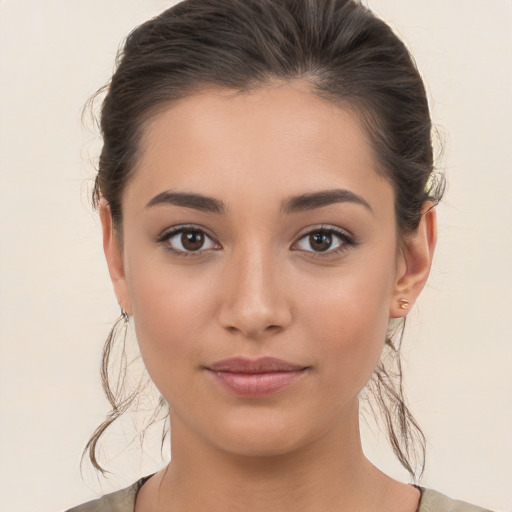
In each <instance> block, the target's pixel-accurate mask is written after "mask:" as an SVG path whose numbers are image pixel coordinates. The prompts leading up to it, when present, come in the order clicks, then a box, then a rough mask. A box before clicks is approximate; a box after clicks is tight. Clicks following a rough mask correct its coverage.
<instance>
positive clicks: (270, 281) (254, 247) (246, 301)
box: [220, 239, 291, 338]
mask: <svg viewBox="0 0 512 512" xmlns="http://www.w3.org/2000/svg"><path fill="white" fill-rule="evenodd" d="M224 283H225V290H224V294H223V304H222V308H221V315H220V320H221V323H222V324H223V326H224V327H225V328H227V329H229V330H231V331H236V332H240V333H242V334H243V335H245V336H246V337H250V338H256V337H258V336H260V335H261V334H262V333H264V332H266V331H268V330H270V329H272V330H281V329H284V328H285V327H286V326H287V325H288V323H289V322H290V319H291V312H290V310H289V304H288V303H287V300H286V290H285V281H284V275H283V269H282V265H281V261H280V258H279V257H278V255H277V254H276V251H273V250H272V247H271V244H269V243H268V242H265V241H263V240H259V241H256V240H254V239H252V240H251V241H250V242H249V243H244V244H243V245H240V246H238V247H236V248H235V249H234V250H233V252H232V254H231V257H230V258H229V260H228V261H227V263H226V267H225V276H224Z"/></svg>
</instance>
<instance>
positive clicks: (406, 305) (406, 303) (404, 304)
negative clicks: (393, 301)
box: [398, 299, 409, 309]
mask: <svg viewBox="0 0 512 512" xmlns="http://www.w3.org/2000/svg"><path fill="white" fill-rule="evenodd" d="M398 303H399V304H400V309H409V301H408V300H407V299H398Z"/></svg>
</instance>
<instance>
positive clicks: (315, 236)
mask: <svg viewBox="0 0 512 512" xmlns="http://www.w3.org/2000/svg"><path fill="white" fill-rule="evenodd" d="M309 245H310V246H311V248H312V249H313V250H314V251H319V252H323V251H326V250H327V249H329V248H330V247H331V245H332V235H331V233H312V234H311V235H309Z"/></svg>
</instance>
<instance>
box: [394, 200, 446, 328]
mask: <svg viewBox="0 0 512 512" xmlns="http://www.w3.org/2000/svg"><path fill="white" fill-rule="evenodd" d="M436 241H437V216H436V210H435V207H434V204H433V203H432V202H430V201H428V202H426V203H425V204H424V207H423V214H422V216H421V220H420V223H419V225H418V229H417V230H416V232H415V233H414V234H412V235H411V236H410V237H408V239H407V240H406V241H405V243H404V246H403V248H402V255H401V258H402V265H401V269H400V271H399V273H398V274H397V278H396V279H397V280H396V283H395V288H394V290H393V296H392V298H391V304H390V314H389V316H390V318H400V317H403V316H405V315H407V313H408V312H409V310H410V308H411V306H412V304H414V302H415V301H416V299H417V298H418V296H419V294H420V292H421V290H423V287H424V286H425V283H426V282H427V278H428V276H429V274H430V268H431V266H432V260H433V257H434V249H435V246H436Z"/></svg>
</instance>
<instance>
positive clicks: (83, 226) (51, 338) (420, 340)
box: [0, 0, 512, 512]
mask: <svg viewBox="0 0 512 512" xmlns="http://www.w3.org/2000/svg"><path fill="white" fill-rule="evenodd" d="M368 3H369V5H370V7H372V8H374V9H375V10H376V11H377V12H378V13H380V14H381V16H382V17H383V18H384V19H385V20H386V21H388V22H389V23H391V24H392V26H393V27H394V28H395V29H396V30H397V32H398V33H399V34H400V35H401V36H402V37H403V38H404V39H405V41H406V43H407V44H408V45H409V47H410V49H411V50H412V52H413V54H414V56H415V58H416V61H417V63H418V66H419V68H420V70H421V72H422V74H423V75H424V77H425V80H426V82H427V87H428V91H429V95H430V97H431V100H432V109H433V117H434V120H435V122H436V123H437V124H438V125H439V126H440V127H441V129H442V133H443V134H444V137H445V145H446V154H445V157H444V158H443V160H442V161H441V162H440V164H441V165H442V166H443V167H444V168H445V170H446V173H447V175H448V179H449V189H448V192H447V195H446V198H445V202H444V204H443V206H442V207H441V208H440V223H441V227H440V237H439V245H438V253H437V257H436V260H435V264H434V269H433V272H432V276H431V279H430V282H429V285H428V286H427V289H426V290H425V292H424V294H423V296H422V298H421V300H420V302H419V304H418V306H417V307H415V308H414V309H413V311H412V312H411V314H410V321H409V329H408V332H407V336H406V342H405V353H406V356H407V364H406V368H405V370H406V372H407V373H406V377H407V382H406V384H407V390H408V395H409V397H410V399H411V403H412V406H413V410H414V412H415V413H416V416H417V418H418V420H419V422H420V424H421V425H422V427H423V429H424V432H425V433H426V435H427V438H428V441H429V455H428V465H427V471H426V474H425V478H424V480H423V482H422V484H423V485H426V486H429V487H434V488H436V489H438V490H440V491H443V492H445V493H447V494H449V495H451V496H454V497H458V498H461V499H464V500H467V501H471V502H475V503H479V504H482V505H485V506H487V507H489V508H493V509H495V510H499V511H502V512H504V511H511V510H512V469H511V466H512V465H511V460H512V405H511V396H512V343H511V341H512V335H511V317H512V314H511V311H510V308H511V306H512V291H511V290H512V206H511V198H512V196H511V191H512V166H511V163H510V162H511V149H510V148H511V145H512V137H511V128H510V123H511V119H512V102H511V93H512V73H511V62H512V55H511V53H512V52H511V48H512V38H511V33H512V32H511V30H510V27H511V26H512V1H510V0H428V1H427V0H369V1H368ZM169 5H170V3H169V2H168V1H164V0H71V1H70V0H44V1H41V0H1V1H0V20H1V27H0V52H1V75H0V80H1V92H0V108H1V125H0V126H1V133H0V159H1V174H0V180H1V182H0V216H1V217H0V218H1V226H0V251H1V267H0V334H1V349H0V350H1V352H0V407H1V423H0V425H1V427H0V428H1V435H0V467H1V468H0V493H1V496H2V498H1V506H0V508H1V509H2V510H9V511H27V512H28V511H32V510H38V511H43V512H44V511H58V510H63V509H65V508H66V507H69V506H71V505H74V504H77V503H79V502H81V501H85V500H88V499H91V498H93V497H95V496H96V495H97V494H98V493H100V492H101V491H102V490H103V491H109V490H112V489H115V488H118V487H121V486H125V485H128V484H130V483H131V482H132V481H134V480H135V479H137V478H139V476H141V475H142V474H147V473H148V472H149V471H152V470H154V469H156V468H157V467H158V466H159V465H160V464H162V462H161V460H160V458H159V453H158V449H157V448H156V449H153V448H155V447H152V448H151V447H150V446H149V445H148V451H150V453H149V455H148V457H146V458H144V459H142V461H141V459H140V457H139V456H138V454H137V452H136V451H133V450H131V451H128V452H127V453H126V455H125V456H123V455H121V456H120V457H119V458H118V459H116V461H115V463H114V464H113V466H112V467H113V468H114V469H115V472H116V474H115V476H114V477H112V478H111V479H110V480H97V479H96V478H95V477H94V473H93V472H92V471H91V470H90V469H89V468H88V466H87V465H85V466H84V476H85V483H84V481H83V480H82V478H81V476H80V469H79V460H80V454H81V450H82V448H83V446H84V444H85V442H86V440H87V439H88V437H89V435H90V433H91V432H92V430H93V429H94V427H95V426H96V425H97V424H98V423H99V422H100V420H101V418H102V415H103V414H104V413H105V412H106V410H107V409H106V403H105V401H104V399H103V398H102V394H101V389H100V381H99V372H98V367H99V358H100V351H101V346H102V344H103V340H104V338H105V335H106V333H107V331H108V329H109V325H110V323H111V322H112V321H113V320H114V319H115V318H116V317H117V314H118V310H117V304H116V301H115V298H114V295H113V293H112V291H111V286H110V282H109V279H108V274H107V271H106V266H105V264H104V262H103V255H102V251H101V241H100V230H99V222H98V219H97V217H96V215H95V214H94V213H92V211H91V207H90V205H89V204H88V187H89V185H90V181H89V178H90V177H91V175H92V172H93V163H92V162H93V161H94V158H95V156H96V155H97V153H98V150H99V146H98V141H97V138H96V137H95V136H94V135H93V133H92V132H91V131H88V130H87V129H84V128H83V127H82V126H81V122H80V112H81V108H82V106H83V104H84V103H85V101H86V99H87V98H88V97H89V96H90V95H91V94H92V93H93V92H94V91H95V89H96V88H98V87H99V86H100V85H102V84H103V83H104V82H105V81H106V80H107V79H108V77H109V74H110V73H111V71H112V66H113V59H114V56H115V52H116V49H117V46H118V44H119V43H120V42H121V40H122V38H123V37H124V36H125V35H126V34H127V33H128V31H129V30H130V29H131V28H133V27H134V26H135V25H137V24H138V23H140V22H142V21H144V20H145V19H147V18H148V17H150V16H152V15H155V14H157V13H158V12H160V11H161V10H163V9H164V8H166V7H167V6H169ZM121 430H122V429H121ZM121 430H120V429H118V430H117V431H116V432H117V433H116V435H115V436H113V439H112V440H111V446H114V449H115V450H118V449H119V451H121V447H122V444H123V440H122V437H121V436H120V435H119V433H120V431H121ZM150 444H151V443H150ZM365 446H366V450H367V452H368V454H369V455H370V457H371V458H372V459H374V460H375V462H376V463H377V464H378V465H380V466H381V467H382V468H383V469H384V470H386V471H389V472H390V473H392V474H393V475H395V476H396V477H398V478H406V475H405V474H404V472H403V471H401V470H400V468H399V467H398V464H397V463H396V462H395V461H394V460H393V456H392V455H391V454H390V452H389V450H388V449H387V448H386V443H385V439H384V436H383V435H382V434H378V433H377V434H371V433H369V432H367V433H365ZM150 448H151V450H150Z"/></svg>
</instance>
